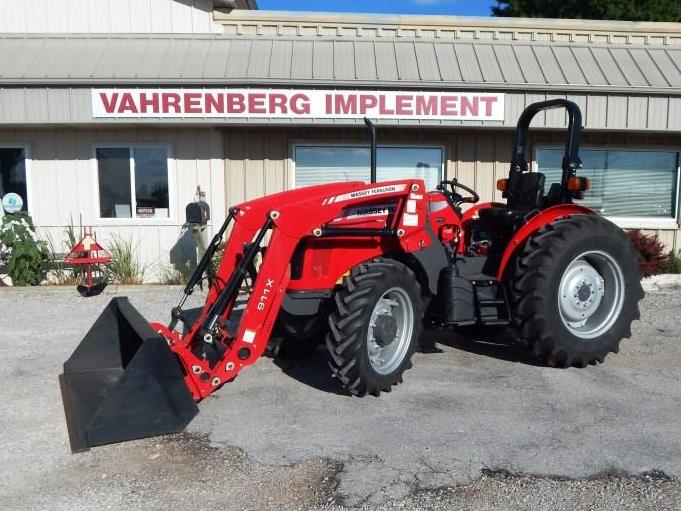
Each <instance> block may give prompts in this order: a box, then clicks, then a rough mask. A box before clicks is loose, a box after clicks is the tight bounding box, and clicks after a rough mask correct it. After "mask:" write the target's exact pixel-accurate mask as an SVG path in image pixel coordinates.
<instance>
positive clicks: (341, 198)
mask: <svg viewBox="0 0 681 511" xmlns="http://www.w3.org/2000/svg"><path fill="white" fill-rule="evenodd" d="M406 187H407V185H404V184H402V185H387V186H379V187H378V188H368V189H366V190H358V191H356V192H350V193H344V194H343V195H336V196H335V197H330V198H328V199H324V200H323V201H322V205H324V204H332V203H336V202H345V201H349V200H353V199H359V198H361V197H376V196H378V195H386V194H388V193H395V192H401V191H404V189H405V188H406Z"/></svg>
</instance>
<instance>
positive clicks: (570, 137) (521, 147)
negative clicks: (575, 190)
mask: <svg viewBox="0 0 681 511" xmlns="http://www.w3.org/2000/svg"><path fill="white" fill-rule="evenodd" d="M553 108H565V109H566V110H567V113H568V128H567V140H566V142H565V154H564V155H563V165H562V166H563V175H562V177H561V183H560V185H561V189H562V190H561V195H562V200H563V201H564V202H572V194H571V193H570V191H569V190H568V187H567V182H568V179H569V178H570V177H572V176H574V175H576V173H577V169H579V168H581V166H582V160H581V159H580V158H579V138H580V135H581V133H582V112H581V110H580V109H579V106H578V105H577V103H575V102H574V101H569V100H567V99H552V100H549V101H540V102H538V103H532V104H531V105H529V106H528V107H527V108H525V110H523V113H522V114H520V118H519V119H518V125H517V128H516V133H515V146H514V149H513V158H512V160H511V169H510V172H509V190H510V191H511V193H512V190H514V185H515V183H517V179H518V176H519V175H520V174H521V173H523V172H527V171H528V170H529V169H528V166H527V139H528V131H529V128H530V123H531V122H532V119H534V116H535V115H537V114H538V113H539V112H541V111H543V110H550V109H553Z"/></svg>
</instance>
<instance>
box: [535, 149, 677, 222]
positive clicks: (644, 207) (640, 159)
mask: <svg viewBox="0 0 681 511" xmlns="http://www.w3.org/2000/svg"><path fill="white" fill-rule="evenodd" d="M563 152H564V151H563V150H562V149H558V148H539V149H538V150H537V167H538V169H539V171H540V172H543V173H544V174H545V175H546V190H547V191H548V189H549V187H550V185H551V183H560V179H561V174H562V169H561V162H562V159H563ZM580 157H581V158H582V162H583V164H584V167H583V168H582V169H581V170H579V172H578V174H579V175H580V176H585V177H588V178H589V179H591V182H592V188H591V190H589V191H588V192H586V197H585V198H584V199H583V200H581V201H578V202H580V203H582V204H584V205H586V206H589V207H591V208H593V209H595V210H597V211H599V212H600V213H601V214H603V215H604V216H608V217H613V218H665V219H675V218H676V212H677V207H678V206H677V204H678V198H677V188H678V178H679V176H678V174H679V155H678V153H677V152H676V151H663V150H660V151H657V150H642V149H641V150H637V149H583V150H581V151H580Z"/></svg>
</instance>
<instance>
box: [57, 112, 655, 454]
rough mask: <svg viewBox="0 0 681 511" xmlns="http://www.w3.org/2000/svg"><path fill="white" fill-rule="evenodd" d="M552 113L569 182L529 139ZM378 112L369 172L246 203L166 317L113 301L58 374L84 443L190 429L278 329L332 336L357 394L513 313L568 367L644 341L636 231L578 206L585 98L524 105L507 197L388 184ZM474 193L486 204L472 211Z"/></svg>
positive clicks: (338, 367)
mask: <svg viewBox="0 0 681 511" xmlns="http://www.w3.org/2000/svg"><path fill="white" fill-rule="evenodd" d="M548 108H565V109H566V110H567V113H568V117H569V126H568V133H567V135H568V136H567V143H566V146H565V156H564V158H563V173H562V179H561V181H560V183H553V184H551V185H550V186H549V187H548V190H547V189H546V188H547V186H546V184H545V176H544V175H543V174H541V173H539V172H530V169H529V166H528V163H527V162H526V149H527V135H528V128H529V125H530V122H531V120H532V118H533V117H534V116H535V115H536V114H537V113H538V112H540V111H542V110H544V109H548ZM367 124H368V125H369V127H370V128H371V183H369V184H367V183H363V182H343V183H333V184H327V185H320V186H312V187H309V188H302V189H298V190H290V191H286V192H282V193H278V194H275V195H271V196H267V197H262V198H260V199H255V200H252V201H248V202H245V203H243V204H240V205H238V206H235V207H233V208H231V209H230V210H229V215H228V217H227V219H226V220H225V222H224V224H223V225H222V227H221V228H220V229H219V231H218V232H217V234H216V235H215V237H214V239H213V241H212V243H211V245H210V247H209V249H208V251H207V252H206V254H205V255H204V256H203V258H202V260H201V262H200V263H199V265H198V267H197V270H196V272H195V274H194V275H193V277H192V278H191V280H190V282H189V283H188V284H187V286H186V288H185V289H184V294H183V296H182V299H181V300H180V302H179V304H178V306H176V307H175V308H173V309H172V315H171V321H170V323H169V324H168V325H164V324H160V323H151V324H149V323H147V322H146V321H145V320H144V319H143V318H142V317H141V316H140V314H139V313H138V312H137V311H136V310H135V309H134V308H133V307H132V306H131V305H130V303H129V302H128V301H127V299H126V298H114V299H113V300H112V302H111V303H110V305H109V306H108V307H107V309H105V311H104V312H103V313H102V315H101V316H100V317H99V319H97V321H96V322H95V324H94V326H93V327H92V328H91V330H90V331H89V333H88V334H87V335H86V336H85V338H84V339H83V341H82V342H81V344H80V345H79V346H78V348H77V349H76V351H75V352H74V353H73V355H72V356H71V358H69V360H68V361H67V362H66V363H65V364H64V374H62V375H61V378H60V380H61V385H62V396H63V401H64V407H65V411H66V417H67V423H68V428H69V435H70V438H71V446H72V449H73V450H74V451H77V450H84V449H87V448H89V447H91V446H96V445H103V444H108V443H112V442H120V441H124V440H130V439H134V438H142V437H147V436H153V435H159V434H165V433H171V432H176V431H180V430H182V429H183V428H184V427H185V426H186V425H187V424H188V423H189V421H190V420H191V419H192V418H193V417H194V415H195V414H196V413H197V412H198V408H197V406H196V404H195V403H196V402H198V401H200V400H201V399H203V398H205V397H206V396H208V395H209V394H211V393H212V392H215V391H216V390H217V389H219V388H220V387H221V386H222V385H224V384H225V383H228V382H230V381H232V380H233V379H234V378H235V377H236V376H237V374H239V372H240V371H241V370H242V369H244V368H245V367H246V366H248V365H251V364H253V363H254V362H255V361H256V360H257V359H258V357H260V356H261V355H262V354H263V352H264V351H265V349H266V347H267V345H268V342H269V341H270V338H271V337H272V335H273V331H275V332H277V334H278V335H284V336H286V337H287V338H288V341H290V342H310V343H314V342H317V341H319V340H321V339H324V338H325V342H326V347H327V349H328V358H329V364H330V366H331V370H332V371H333V374H334V375H335V377H336V378H337V380H338V382H339V383H340V385H342V386H343V388H344V389H345V390H346V391H347V392H349V393H350V394H353V395H356V396H364V395H366V394H372V395H375V396H378V395H379V394H380V392H381V391H389V390H390V389H391V387H392V386H393V385H395V384H397V383H399V382H401V381H402V375H403V373H404V371H406V370H407V369H408V368H409V367H411V356H412V354H413V352H414V351H415V350H416V349H417V347H418V342H419V335H420V334H421V331H422V329H423V327H424V325H426V326H435V327H439V328H456V327H460V326H464V325H508V326H510V327H512V328H515V330H516V331H517V334H518V337H519V338H520V339H521V340H522V341H523V342H524V343H526V344H527V346H528V347H529V349H530V350H531V351H532V353H533V354H534V355H535V356H536V357H537V358H538V359H539V360H540V361H541V362H543V363H545V364H548V365H550V366H556V367H569V366H576V367H584V366H586V365H587V364H594V363H599V362H603V359H604V358H605V357H606V355H608V353H610V352H616V351H617V350H618V346H619V343H620V340H621V339H622V338H625V337H629V336H630V335H631V329H630V327H631V323H632V321H633V320H634V319H636V318H638V315H639V312H638V302H639V301H640V300H641V298H642V296H643V291H642V289H641V285H640V271H639V267H638V264H637V256H636V252H635V249H634V248H633V246H632V245H631V243H630V242H629V240H628V238H627V236H626V234H625V233H624V232H623V231H622V230H621V229H619V228H617V227H616V226H615V225H613V224H612V223H611V222H609V221H608V220H606V219H604V218H603V217H601V216H599V215H598V214H596V213H595V212H594V211H592V210H590V209H588V208H586V207H584V206H580V205H577V204H574V199H579V198H582V197H583V196H584V194H585V192H586V191H587V190H588V189H589V180H588V179H586V178H584V177H580V176H578V175H577V171H578V170H579V168H580V167H581V162H580V159H579V156H578V147H579V136H580V132H581V112H580V110H579V108H578V106H577V105H576V104H575V103H573V102H570V101H566V100H552V101H546V102H542V103H535V104H533V105H530V106H529V107H528V108H527V109H526V110H525V111H524V112H523V113H522V115H521V117H520V120H519V122H518V127H517V132H516V141H515V146H514V150H513V157H512V163H511V169H510V173H509V176H508V179H503V180H500V181H499V182H498V183H497V186H498V188H499V189H501V190H502V191H503V195H504V197H505V198H506V203H505V204H502V203H485V204H478V202H479V197H478V195H477V194H476V193H475V191H473V190H471V189H470V188H468V187H467V186H465V185H463V184H461V183H459V182H457V181H456V180H451V181H443V182H442V183H440V185H439V186H438V187H437V188H438V189H437V190H435V191H428V190H426V189H425V188H424V182H423V181H422V180H420V179H404V180H398V181H387V182H382V183H376V129H375V127H374V125H373V124H372V123H371V122H370V121H368V120H367ZM464 204H475V205H474V206H472V207H470V208H469V209H467V210H466V211H465V212H464V211H463V210H462V205H464ZM230 227H231V232H230V234H229V239H228V240H227V242H226V244H225V248H224V255H223V257H222V260H221V262H220V264H219V267H218V269H217V271H215V272H214V271H213V270H212V266H211V264H210V263H211V259H212V258H213V256H214V254H215V252H216V250H217V249H218V247H219V246H220V245H221V243H222V240H223V238H224V237H225V236H226V234H227V232H228V228H230ZM203 280H208V281H209V283H210V289H209V292H208V296H207V298H206V301H205V304H204V305H203V308H202V311H201V313H200V315H199V317H198V319H195V320H194V321H191V320H189V319H188V318H187V315H186V313H185V311H184V310H183V307H184V306H185V302H186V300H187V298H188V296H189V295H191V294H192V292H193V291H194V289H195V287H196V286H197V285H198V284H199V283H201V282H202V281H203ZM246 281H248V282H249V283H250V284H251V285H250V286H248V287H245V286H244V282H246ZM180 322H181V323H183V325H184V328H183V330H182V331H179V330H178V329H177V327H178V324H179V323H180Z"/></svg>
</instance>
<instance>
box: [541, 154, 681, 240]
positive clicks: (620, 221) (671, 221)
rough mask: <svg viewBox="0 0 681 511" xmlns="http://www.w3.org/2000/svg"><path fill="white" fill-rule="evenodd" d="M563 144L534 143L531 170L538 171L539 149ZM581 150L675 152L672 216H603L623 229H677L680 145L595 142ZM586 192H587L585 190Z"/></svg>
mask: <svg viewBox="0 0 681 511" xmlns="http://www.w3.org/2000/svg"><path fill="white" fill-rule="evenodd" d="M564 148H565V145H564V144H553V143H552V144H542V143H535V144H534V147H533V150H532V171H533V172H538V171H539V161H538V160H537V156H538V153H539V150H540V149H561V150H562V149H564ZM582 150H600V151H634V152H644V151H647V152H672V153H676V190H675V198H676V207H675V208H674V217H673V218H672V217H669V218H663V217H657V218H655V217H641V216H639V217H636V216H626V217H625V216H608V215H605V218H607V219H609V220H611V221H612V222H613V223H614V224H615V225H617V226H619V227H621V228H623V229H679V219H680V217H681V197H679V192H681V147H679V146H665V145H646V146H621V145H596V144H582V145H581V146H580V152H581V151H582ZM587 194H588V192H587Z"/></svg>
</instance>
